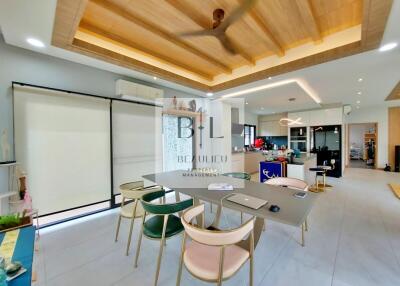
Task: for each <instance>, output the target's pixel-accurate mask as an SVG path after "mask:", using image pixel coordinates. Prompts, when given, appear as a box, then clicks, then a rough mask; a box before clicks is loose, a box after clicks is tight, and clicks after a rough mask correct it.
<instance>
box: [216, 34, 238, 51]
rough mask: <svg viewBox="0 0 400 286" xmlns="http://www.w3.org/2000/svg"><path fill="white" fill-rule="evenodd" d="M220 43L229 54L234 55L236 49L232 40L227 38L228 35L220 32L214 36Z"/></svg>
mask: <svg viewBox="0 0 400 286" xmlns="http://www.w3.org/2000/svg"><path fill="white" fill-rule="evenodd" d="M216 38H217V39H218V40H219V41H220V43H221V45H222V46H223V47H224V49H225V50H226V51H227V52H228V53H230V54H231V55H236V54H237V51H236V50H235V47H234V45H233V44H232V42H231V41H230V40H229V39H228V37H227V36H226V35H225V33H224V34H221V35H219V36H217V37H216Z"/></svg>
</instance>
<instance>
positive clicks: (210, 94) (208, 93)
mask: <svg viewBox="0 0 400 286" xmlns="http://www.w3.org/2000/svg"><path fill="white" fill-rule="evenodd" d="M206 95H207V96H213V95H214V93H212V92H207V93H206Z"/></svg>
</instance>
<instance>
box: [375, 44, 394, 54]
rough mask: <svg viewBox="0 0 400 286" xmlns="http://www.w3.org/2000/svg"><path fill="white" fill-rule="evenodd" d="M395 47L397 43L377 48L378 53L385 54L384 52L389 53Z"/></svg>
mask: <svg viewBox="0 0 400 286" xmlns="http://www.w3.org/2000/svg"><path fill="white" fill-rule="evenodd" d="M395 47H397V43H388V44H386V45H383V46H381V47H380V48H379V51H380V52H386V51H390V50H392V49H394V48H395Z"/></svg>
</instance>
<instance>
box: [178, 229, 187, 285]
mask: <svg viewBox="0 0 400 286" xmlns="http://www.w3.org/2000/svg"><path fill="white" fill-rule="evenodd" d="M185 245H186V233H185V232H183V235H182V250H181V258H180V260H179V269H178V276H177V277H176V286H180V285H181V279H182V267H183V255H184V254H185Z"/></svg>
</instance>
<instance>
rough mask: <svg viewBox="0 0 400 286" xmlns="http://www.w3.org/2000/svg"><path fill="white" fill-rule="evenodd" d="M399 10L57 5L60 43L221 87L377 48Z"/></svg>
mask: <svg viewBox="0 0 400 286" xmlns="http://www.w3.org/2000/svg"><path fill="white" fill-rule="evenodd" d="M391 4H392V0H364V1H363V0H202V1H193V0H58V5H57V12H56V18H55V25H54V31H53V44H54V45H56V46H58V47H63V48H66V49H69V50H74V51H77V52H81V53H83V54H85V55H90V56H93V57H96V58H100V59H103V60H105V61H109V62H112V63H117V64H119V65H122V66H125V67H129V68H132V69H135V70H138V71H142V72H146V73H149V74H152V75H155V76H158V77H161V78H164V79H167V80H170V81H173V82H177V83H181V84H184V85H188V86H191V87H194V88H197V89H201V90H205V91H219V90H223V89H227V88H231V87H234V86H237V85H240V84H243V83H249V82H251V81H255V80H260V79H263V78H266V77H268V76H274V75H277V74H280V73H284V72H289V71H292V70H295V69H299V68H302V67H306V66H310V65H314V64H318V63H322V62H325V61H329V60H333V59H337V58H340V57H344V56H348V55H351V54H355V53H359V52H363V51H366V50H368V49H372V48H376V47H377V45H379V42H380V39H381V38H382V34H383V31H384V27H385V24H386V19H387V16H388V14H389V12H390V8H391ZM213 27H214V28H213Z"/></svg>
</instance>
